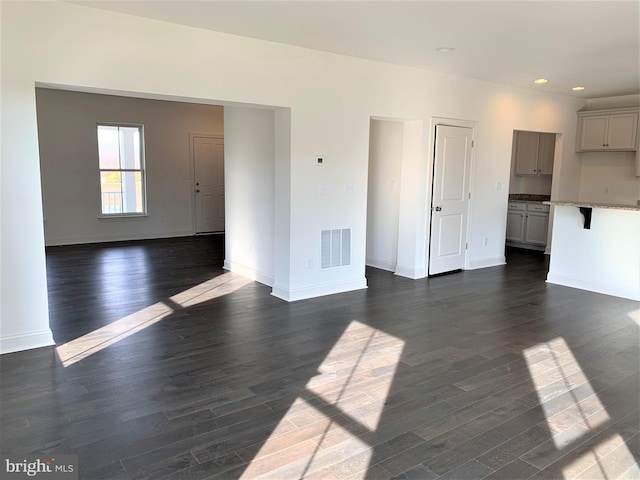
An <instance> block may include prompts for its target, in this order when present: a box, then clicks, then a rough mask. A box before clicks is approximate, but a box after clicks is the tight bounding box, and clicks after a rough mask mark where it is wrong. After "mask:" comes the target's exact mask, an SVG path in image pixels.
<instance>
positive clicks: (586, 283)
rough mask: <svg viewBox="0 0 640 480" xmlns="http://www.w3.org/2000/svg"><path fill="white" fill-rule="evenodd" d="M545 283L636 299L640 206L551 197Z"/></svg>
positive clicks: (639, 267)
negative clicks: (550, 223) (550, 221)
mask: <svg viewBox="0 0 640 480" xmlns="http://www.w3.org/2000/svg"><path fill="white" fill-rule="evenodd" d="M544 203H547V204H549V205H553V206H554V217H553V228H552V242H551V243H552V251H551V259H550V265H549V273H548V275H547V282H549V283H555V284H558V285H565V286H568V287H574V288H580V289H583V290H589V291H593V292H598V293H604V294H607V295H614V296H618V297H623V298H629V299H632V300H638V301H640V205H619V204H609V203H595V202H578V201H575V202H574V201H550V202H544Z"/></svg>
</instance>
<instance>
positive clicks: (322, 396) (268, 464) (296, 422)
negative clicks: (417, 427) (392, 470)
mask: <svg viewBox="0 0 640 480" xmlns="http://www.w3.org/2000/svg"><path fill="white" fill-rule="evenodd" d="M403 348H404V341H402V340H400V339H398V338H396V337H394V336H392V335H389V334H387V333H385V332H382V331H380V330H377V329H375V328H372V327H369V326H368V325H365V324H363V323H360V322H358V321H356V320H353V321H352V322H351V323H350V324H349V326H348V327H347V329H346V330H345V331H344V333H343V334H342V336H341V337H340V339H339V340H338V341H337V342H336V344H335V345H334V346H333V348H332V349H331V351H330V352H329V354H328V355H327V356H326V357H325V359H324V361H323V362H322V364H321V365H320V367H319V369H318V371H319V374H318V375H316V376H315V377H313V378H311V379H310V380H309V382H308V383H307V385H306V388H305V390H304V391H303V392H302V393H301V394H300V396H299V397H298V398H297V399H296V400H295V401H294V402H293V404H292V405H291V407H290V408H289V410H288V411H287V414H286V415H285V416H284V417H283V418H282V420H281V422H280V424H279V426H278V427H277V428H276V430H275V431H274V432H273V433H272V434H271V435H270V437H269V438H268V439H267V440H266V442H265V443H264V444H263V445H262V447H261V449H260V451H259V452H258V453H257V454H256V455H255V457H254V458H253V460H252V462H251V464H250V465H249V466H248V467H247V468H246V470H245V471H244V473H243V474H242V477H241V478H243V479H256V480H257V479H260V480H264V479H281V478H303V477H305V476H307V475H311V474H316V473H317V474H319V475H321V476H322V472H323V471H324V472H326V473H327V475H330V477H331V478H334V476H338V477H340V478H347V477H348V478H350V479H351V478H353V479H359V478H364V477H365V475H366V472H367V468H368V466H369V461H370V459H371V455H372V454H373V451H372V449H371V447H370V445H369V444H368V443H367V442H366V440H365V439H364V438H363V437H365V438H366V435H367V434H371V433H372V432H373V431H375V430H376V428H377V427H378V424H379V422H380V417H381V415H382V413H383V410H384V404H385V401H386V399H387V397H388V394H389V389H390V388H391V384H392V383H393V378H394V376H395V371H396V369H397V366H398V363H399V361H400V357H401V355H402V350H403ZM292 427H293V429H292ZM283 432H286V434H285V433H283Z"/></svg>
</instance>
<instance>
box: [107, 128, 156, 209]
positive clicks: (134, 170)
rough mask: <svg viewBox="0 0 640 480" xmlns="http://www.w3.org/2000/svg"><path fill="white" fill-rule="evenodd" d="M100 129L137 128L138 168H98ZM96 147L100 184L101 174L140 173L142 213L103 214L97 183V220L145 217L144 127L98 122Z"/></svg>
mask: <svg viewBox="0 0 640 480" xmlns="http://www.w3.org/2000/svg"><path fill="white" fill-rule="evenodd" d="M100 127H118V128H120V127H128V128H137V129H138V130H139V132H140V168H139V169H137V168H134V169H131V168H119V169H116V168H101V167H100V148H99V143H98V129H99V128H100ZM96 145H97V146H98V181H99V182H100V178H101V175H102V172H119V173H121V174H122V173H126V172H134V173H137V172H140V178H141V183H142V185H141V187H142V212H114V213H109V212H107V213H104V211H103V210H104V203H103V193H102V185H101V184H100V183H98V195H99V197H100V213H99V215H98V217H99V218H128V217H147V216H148V214H147V176H146V157H145V140H144V125H142V124H137V123H112V122H98V123H96Z"/></svg>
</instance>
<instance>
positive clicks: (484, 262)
mask: <svg viewBox="0 0 640 480" xmlns="http://www.w3.org/2000/svg"><path fill="white" fill-rule="evenodd" d="M506 263H507V259H506V258H505V256H504V255H501V256H499V257H490V258H481V259H479V260H471V261H470V262H469V268H468V269H469V270H477V269H478V268H488V267H497V266H499V265H505V264H506Z"/></svg>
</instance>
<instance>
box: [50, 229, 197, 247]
mask: <svg viewBox="0 0 640 480" xmlns="http://www.w3.org/2000/svg"><path fill="white" fill-rule="evenodd" d="M192 236H193V232H191V231H189V232H185V231H184V230H181V231H177V232H162V233H140V234H134V235H129V234H127V235H108V236H104V235H102V236H97V235H87V236H83V237H73V238H46V239H45V245H46V246H47V247H57V246H61V245H82V244H85V243H106V242H126V241H128V240H155V239H156V238H175V237H192Z"/></svg>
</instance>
